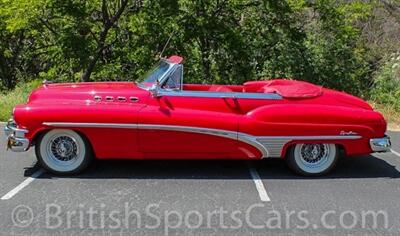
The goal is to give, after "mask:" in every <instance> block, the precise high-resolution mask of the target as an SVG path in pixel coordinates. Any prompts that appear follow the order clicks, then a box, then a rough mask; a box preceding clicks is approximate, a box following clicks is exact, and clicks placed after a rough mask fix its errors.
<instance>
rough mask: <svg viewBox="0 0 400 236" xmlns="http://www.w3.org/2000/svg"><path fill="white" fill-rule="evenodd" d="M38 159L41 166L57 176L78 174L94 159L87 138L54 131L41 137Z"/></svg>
mask: <svg viewBox="0 0 400 236" xmlns="http://www.w3.org/2000/svg"><path fill="white" fill-rule="evenodd" d="M35 151H36V157H37V159H38V161H39V162H40V164H41V165H42V166H43V167H44V168H45V169H47V170H48V171H50V172H52V173H55V174H76V173H79V172H81V171H82V170H84V169H85V168H86V167H87V166H88V165H89V163H90V161H91V160H92V158H93V155H92V151H91V146H90V144H89V142H88V141H87V140H86V138H85V137H83V136H81V135H80V134H78V133H76V132H75V131H72V130H67V129H54V130H50V131H49V132H47V133H45V134H44V135H42V136H41V137H39V139H38V141H37V143H36V146H35Z"/></svg>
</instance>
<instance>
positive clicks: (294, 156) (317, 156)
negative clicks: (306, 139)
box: [286, 143, 339, 176]
mask: <svg viewBox="0 0 400 236" xmlns="http://www.w3.org/2000/svg"><path fill="white" fill-rule="evenodd" d="M338 158H339V150H338V146H337V145H335V144H332V143H300V144H295V145H294V146H292V147H291V149H290V150H289V151H288V155H287V157H286V161H287V163H288V165H289V167H290V168H291V169H292V170H293V171H295V172H296V173H298V174H301V175H304V176H318V175H323V174H326V173H328V172H329V171H330V170H332V169H333V167H334V166H335V165H336V162H337V160H338Z"/></svg>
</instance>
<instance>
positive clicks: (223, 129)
mask: <svg viewBox="0 0 400 236" xmlns="http://www.w3.org/2000/svg"><path fill="white" fill-rule="evenodd" d="M170 61H171V62H172V63H177V64H179V63H180V62H181V61H180V60H179V58H172V59H171V60H170ZM253 83H254V82H253ZM260 83H263V82H260ZM291 83H293V85H291V86H296V81H292V82H291ZM251 86H253V87H252V89H254V84H253V85H251ZM251 86H250V85H249V84H247V85H246V84H244V85H197V84H196V85H195V84H184V85H183V87H182V89H183V91H204V92H207V93H219V92H222V94H223V96H221V97H202V96H174V94H172V95H168V94H167V95H162V96H159V97H155V96H153V95H152V93H151V91H149V90H145V89H143V88H140V87H138V86H137V85H135V84H134V83H133V82H99V83H68V84H45V85H43V86H42V87H41V88H39V89H37V90H35V91H34V92H32V94H31V96H30V97H29V100H28V102H27V104H24V105H18V106H17V107H16V108H15V109H14V119H15V122H16V123H17V124H18V127H19V128H23V129H27V130H29V132H28V133H27V134H26V138H28V139H29V140H30V143H31V145H34V144H35V139H36V137H38V135H40V134H41V133H42V132H44V131H46V130H49V129H53V128H55V127H53V126H52V125H48V124H51V123H60V122H61V123H64V125H63V126H62V127H61V128H63V127H64V128H68V129H73V130H75V131H77V132H79V133H81V134H83V135H84V136H85V137H86V138H87V139H88V140H89V141H90V144H91V145H92V147H93V151H94V153H95V156H96V157H97V158H99V159H110V158H118V159H260V158H263V157H266V153H267V154H268V156H271V155H272V156H273V157H278V156H280V157H284V156H285V153H286V151H287V149H288V147H289V146H290V145H292V144H294V143H299V142H302V143H307V142H314V143H315V142H326V140H327V137H328V138H329V137H331V138H329V139H328V140H329V142H330V143H335V144H338V145H340V146H342V147H343V149H344V150H345V152H346V154H347V155H349V156H352V155H362V154H368V153H371V152H372V150H371V147H370V144H369V140H370V139H371V138H378V137H383V136H384V135H385V131H386V122H385V120H384V118H383V117H382V115H381V114H379V113H378V112H375V111H374V110H373V109H372V108H371V107H370V106H369V105H368V104H367V103H366V102H364V101H363V100H361V99H359V98H356V97H354V96H351V95H348V94H345V93H342V92H337V91H333V90H329V89H324V88H321V94H320V95H318V96H314V97H306V98H305V97H301V98H300V97H297V98H296V97H295V98H288V97H281V98H280V99H258V98H257V97H255V98H246V97H240V96H239V97H235V96H226V95H227V94H228V95H229V93H232V94H239V93H243V94H245V93H247V92H248V91H246V89H250V87H251ZM299 86H300V83H299ZM291 89H293V87H291ZM254 92H256V91H252V92H251V93H254ZM171 93H173V92H170V93H169V94H171ZM176 93H179V92H176ZM98 98H101V100H99V99H98ZM65 124H70V125H65ZM74 124H77V125H74ZM124 124H125V125H126V126H123V125H124ZM110 126H112V127H110ZM58 128H60V127H58ZM348 135H350V136H349V138H347V137H348ZM353 135H356V136H353ZM308 137H310V139H308ZM353 137H354V138H353ZM356 137H358V138H356ZM253 138H260V140H261V141H260V140H258V141H257V142H253V141H254V140H253ZM319 138H321V139H319ZM252 140H253V141H252ZM277 140H278V141H277ZM280 140H283V141H280ZM260 143H261V144H262V145H264V146H265V147H267V148H266V149H268V150H267V151H265V152H266V153H264V151H263V150H264V149H263V147H261V148H260V146H259V144H260ZM257 145H258V146H257ZM274 152H275V154H274ZM274 155H275V156H274Z"/></svg>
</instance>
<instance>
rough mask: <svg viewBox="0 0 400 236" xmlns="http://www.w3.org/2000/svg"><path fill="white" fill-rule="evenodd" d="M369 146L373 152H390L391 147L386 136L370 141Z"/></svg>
mask: <svg viewBox="0 0 400 236" xmlns="http://www.w3.org/2000/svg"><path fill="white" fill-rule="evenodd" d="M369 145H370V146H371V149H372V151H374V152H390V148H391V146H392V144H391V143H390V138H389V137H388V136H385V137H383V138H373V139H370V140H369Z"/></svg>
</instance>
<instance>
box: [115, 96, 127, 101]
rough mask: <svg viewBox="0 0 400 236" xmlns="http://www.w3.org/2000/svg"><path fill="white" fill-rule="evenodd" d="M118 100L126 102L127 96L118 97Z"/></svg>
mask: <svg viewBox="0 0 400 236" xmlns="http://www.w3.org/2000/svg"><path fill="white" fill-rule="evenodd" d="M117 100H118V101H119V102H126V97H118V98H117Z"/></svg>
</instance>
